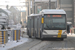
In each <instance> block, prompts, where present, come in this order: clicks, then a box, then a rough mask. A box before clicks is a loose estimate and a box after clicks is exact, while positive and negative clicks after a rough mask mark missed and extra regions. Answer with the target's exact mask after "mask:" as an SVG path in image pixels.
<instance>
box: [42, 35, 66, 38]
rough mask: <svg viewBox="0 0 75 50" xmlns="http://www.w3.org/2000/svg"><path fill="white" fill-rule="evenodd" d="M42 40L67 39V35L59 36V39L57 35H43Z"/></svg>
mask: <svg viewBox="0 0 75 50" xmlns="http://www.w3.org/2000/svg"><path fill="white" fill-rule="evenodd" d="M43 38H67V35H61V37H58V35H43Z"/></svg>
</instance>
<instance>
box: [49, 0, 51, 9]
mask: <svg viewBox="0 0 75 50" xmlns="http://www.w3.org/2000/svg"><path fill="white" fill-rule="evenodd" d="M49 9H51V0H49Z"/></svg>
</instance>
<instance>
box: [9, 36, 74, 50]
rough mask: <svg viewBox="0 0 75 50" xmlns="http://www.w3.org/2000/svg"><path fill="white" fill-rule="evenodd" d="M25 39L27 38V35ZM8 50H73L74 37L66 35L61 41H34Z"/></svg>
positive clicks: (31, 40)
mask: <svg viewBox="0 0 75 50" xmlns="http://www.w3.org/2000/svg"><path fill="white" fill-rule="evenodd" d="M25 38H28V37H27V35H26V37H25ZM28 39H29V41H28V42H26V43H24V44H22V45H20V46H17V47H15V48H12V49H9V50H75V36H74V35H68V37H67V39H64V40H63V41H61V40H59V39H44V40H43V41H42V40H39V39H34V38H32V39H31V38H28Z"/></svg>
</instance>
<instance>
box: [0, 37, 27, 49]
mask: <svg viewBox="0 0 75 50" xmlns="http://www.w3.org/2000/svg"><path fill="white" fill-rule="evenodd" d="M27 41H28V38H21V40H19V42H16V41H8V43H6V45H5V47H2V46H0V50H8V49H10V48H14V47H16V46H18V45H21V44H23V43H25V42H27Z"/></svg>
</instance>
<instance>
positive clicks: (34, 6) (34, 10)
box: [34, 0, 35, 14]
mask: <svg viewBox="0 0 75 50" xmlns="http://www.w3.org/2000/svg"><path fill="white" fill-rule="evenodd" d="M34 14H35V0H34Z"/></svg>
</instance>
